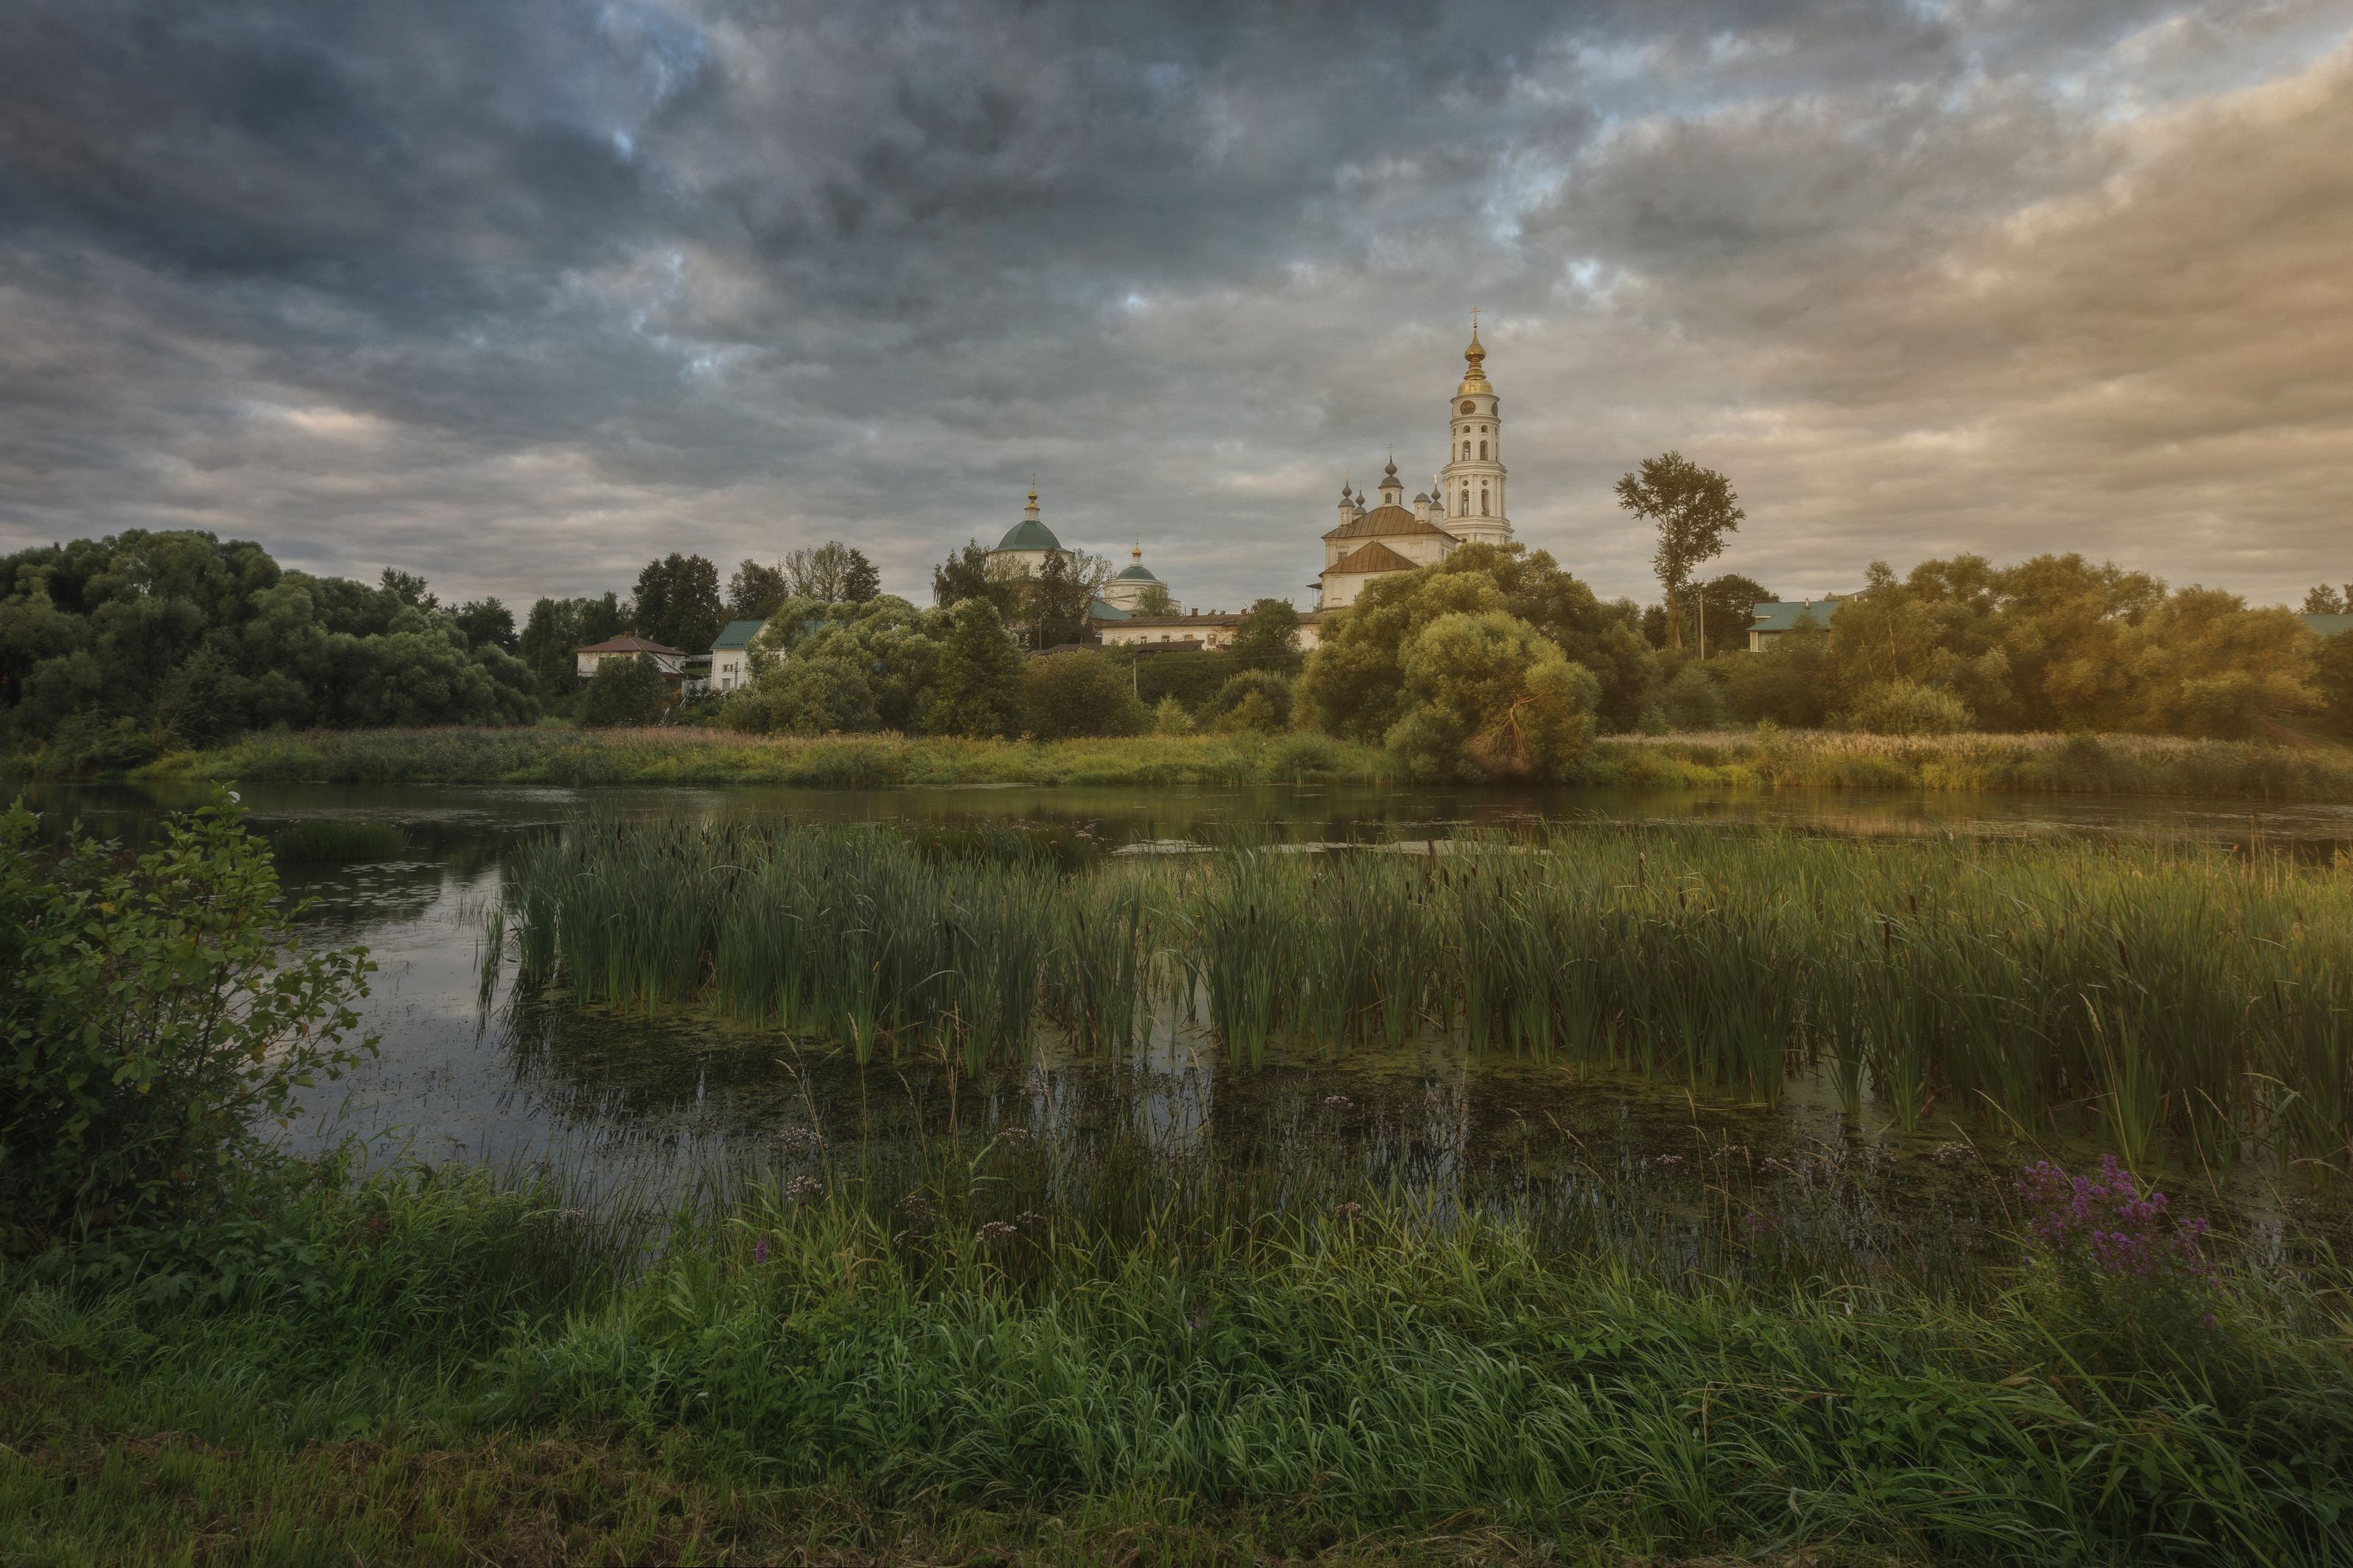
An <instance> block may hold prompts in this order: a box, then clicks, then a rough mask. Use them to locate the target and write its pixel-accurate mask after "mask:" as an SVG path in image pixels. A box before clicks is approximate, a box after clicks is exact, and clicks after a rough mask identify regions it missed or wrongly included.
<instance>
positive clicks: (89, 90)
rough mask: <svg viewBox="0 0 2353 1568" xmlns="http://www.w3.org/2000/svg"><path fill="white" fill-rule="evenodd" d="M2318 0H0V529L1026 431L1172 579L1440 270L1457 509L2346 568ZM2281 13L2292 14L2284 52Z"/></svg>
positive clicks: (896, 582)
mask: <svg viewBox="0 0 2353 1568" xmlns="http://www.w3.org/2000/svg"><path fill="white" fill-rule="evenodd" d="M2344 32H2345V18H2344V17H2343V16H2342V15H2341V14H2334V15H2332V13H2331V12H2330V10H2329V9H2328V8H2327V7H2323V6H2319V5H2310V6H2298V5H2253V4H2250V5H2239V4H2232V3H2228V0H2217V3H2214V4H2210V5H2187V6H2185V5H2166V4H2160V3H2158V0H2147V3H2141V4H2124V3H2113V4H2110V3H2103V4H2082V5H2001V4H1991V3H1975V0H1957V3H1954V4H1947V5H1930V4H1920V5H1902V6H1895V5H1882V4H1877V3H1871V4H1861V3H1857V4H1838V3H1830V0H1811V3H1799V0H1789V3H1780V0H1754V3H1751V4H1743V5H1696V4H1692V5H1632V4H1626V5H1590V6H1586V7H1562V6H1558V5H1435V4H1429V5H1419V4H1418V5H1393V6H1375V5H1320V6H1318V5H1272V4H1268V5H1166V6H1158V7H1155V6H1143V5H1137V6H1100V5H1079V4H1070V5H1051V4H1048V5H922V4H915V5H858V6H833V7H821V6H816V5H773V4H752V3H749V0H742V3H732V4H731V3H723V0H708V3H692V0H671V3H655V0H636V3H628V0H613V3H610V4H585V3H584V4H560V3H556V0H526V3H519V4H508V5H499V4H492V3H490V0H427V3H416V4H410V5H402V6H349V5H327V4H319V5H292V4H287V5H230V4H217V5H206V4H201V3H191V0H179V3H177V4H170V5H165V4H150V5H134V4H127V3H111V4H110V3H92V0H19V4H17V5H13V6H10V7H7V8H5V10H0V87H5V90H0V542H23V541H27V540H33V539H46V538H50V537H57V536H65V535H71V534H76V533H85V532H95V531H106V530H110V529H113V528H118V527H122V526H130V525H141V526H168V525H175V524H193V525H196V526H204V527H209V528H214V529H216V530H218V531H223V532H226V533H234V534H237V535H241V536H248V537H257V538H259V539H262V540H263V541H265V542H268V543H269V544H270V545H271V546H272V547H273V548H276V549H278V550H280V552H282V553H284V554H285V555H287V556H288V557H289V558H290V559H295V560H299V561H301V562H302V563H305V564H311V565H314V566H320V567H325V568H329V569H335V570H344V571H353V572H363V573H366V572H372V571H373V570H374V569H375V567H377V566H379V565H382V564H385V563H395V564H398V565H401V566H404V567H406V568H410V569H414V570H420V571H424V572H426V573H427V574H429V575H430V576H432V577H433V578H434V579H435V580H436V582H437V583H438V584H441V585H442V586H443V587H444V588H445V589H446V590H448V591H453V592H458V593H471V592H478V591H482V590H486V589H487V590H493V591H497V592H500V593H501V594H504V595H508V596H510V597H515V598H527V597H529V596H531V595H534V594H538V593H542V592H574V591H582V590H587V589H592V588H601V587H604V586H614V585H625V584H626V582H627V579H628V576H629V575H630V574H632V573H633V572H634V568H635V565H636V563H638V562H640V561H642V560H643V559H644V558H645V557H646V556H647V555H649V554H651V553H653V552H657V551H661V550H668V549H671V548H690V549H699V550H702V551H703V552H705V553H708V554H711V555H712V556H713V557H715V558H717V559H719V560H721V561H722V562H723V563H729V564H732V563H733V561H734V560H736V559H738V558H740V557H742V556H744V555H756V556H760V557H763V558H765V557H771V556H774V555H776V554H777V553H779V552H783V551H785V550H787V549H790V548H792V547H794V546H796V545H799V544H803V543H807V542H815V541H818V540H821V539H823V538H826V537H830V536H837V535H839V536H842V537H847V538H851V539H853V540H855V541H857V542H860V543H861V544H863V545H865V546H866V547H867V548H868V549H869V550H871V552H873V553H874V554H875V555H876V557H877V558H878V560H880V561H881V562H882V563H884V565H885V569H886V578H887V580H888V581H889V582H890V583H891V584H892V585H893V586H894V587H897V588H900V589H902V590H908V591H915V590H918V589H919V588H920V587H921V586H922V584H923V573H924V568H925V567H926V565H927V564H928V563H929V562H931V561H933V560H935V559H936V558H937V557H938V556H939V555H940V554H942V553H943V552H944V551H945V550H946V549H947V548H948V547H950V546H951V545H953V544H955V543H956V542H961V541H962V540H963V539H964V538H965V537H967V536H969V535H975V534H977V535H980V536H982V537H984V538H987V537H989V536H992V535H994V534H995V533H997V532H998V531H1002V529H1003V527H1004V526H1005V525H1006V523H1007V522H1008V521H1010V519H1011V517H1012V516H1013V515H1015V512H1016V509H1017V508H1018V500H1019V489H1020V487H1021V485H1022V484H1023V483H1025V482H1026V480H1027V479H1028V477H1029V474H1030V473H1031V472H1033V471H1034V472H1036V473H1037V474H1038V475H1039V479H1040V480H1041V483H1042V484H1043V486H1044V489H1045V492H1046V500H1047V504H1048V515H1049V518H1050V521H1054V522H1055V524H1056V525H1057V527H1058V528H1060V530H1061V531H1062V532H1063V534H1064V536H1065V537H1066V538H1067V539H1071V540H1073V541H1075V542H1082V543H1084V544H1087V545H1089V546H1091V547H1094V548H1101V549H1111V548H1119V547H1124V544H1125V542H1126V541H1128V540H1129V539H1130V538H1132V537H1136V536H1141V537H1142V538H1143V539H1144V541H1145V547H1146V549H1147V551H1148V552H1149V553H1150V555H1151V558H1152V559H1153V561H1154V563H1155V565H1156V566H1157V567H1158V568H1159V569H1160V570H1161V571H1162V573H1163V574H1164V575H1166V576H1167V577H1169V578H1170V579H1171V580H1172V581H1174V582H1175V583H1176V585H1177V587H1178V589H1179V591H1180V593H1181V594H1182V595H1184V596H1185V597H1187V599H1188V600H1193V601H1197V602H1199V603H1203V604H1213V605H1236V604H1239V603H1241V602H1243V601H1244V600H1246V599H1247V598H1248V597H1250V596H1251V595H1255V594H1258V593H1262V592H1292V593H1297V592H1298V591H1299V589H1300V587H1301V585H1302V584H1304V583H1305V582H1306V581H1307V580H1308V578H1309V577H1310V576H1311V575H1312V572H1313V568H1314V565H1315V564H1316V563H1318V562H1319V560H1320V554H1319V552H1318V547H1317V545H1316V542H1315V534H1316V533H1317V531H1319V530H1320V529H1321V527H1322V526H1324V516H1325V508H1326V505H1327V501H1328V499H1329V497H1330V495H1331V494H1332V492H1333V491H1334V490H1335V488H1336V485H1337V482H1338V480H1339V479H1340V478H1341V477H1342V475H1343V474H1344V473H1345V474H1349V475H1352V476H1354V477H1356V479H1358V480H1359V481H1363V480H1366V479H1369V478H1370V477H1371V476H1372V474H1373V473H1374V472H1375V471H1376V470H1377V466H1378V463H1379V461H1380V459H1381V456H1382V453H1383V452H1384V451H1385V450H1386V449H1387V447H1388V445H1389V444H1391V443H1395V444H1396V447H1397V450H1398V458H1399V461H1400V466H1401V467H1402V468H1405V470H1406V472H1407V473H1408V475H1409V478H1411V479H1413V480H1414V482H1415V483H1416V484H1417V485H1418V484H1419V482H1420V476H1422V475H1425V474H1426V473H1427V472H1428V471H1429V470H1430V468H1431V467H1433V466H1434V465H1435V463H1436V462H1437V460H1438V458H1439V455H1440V454H1439V452H1438V449H1437V448H1438V442H1437V441H1436V440H1435V439H1434V437H1433V432H1434V431H1435V430H1436V429H1437V428H1438V426H1439V422H1440V418H1441V417H1442V415H1441V414H1440V411H1439V405H1440V404H1441V403H1442V401H1443V399H1444V395H1445V394H1446V393H1447V392H1448V391H1449V390H1450V389H1451V382H1452V378H1453V376H1454V375H1455V374H1457V372H1458V368H1459V363H1460V362H1459V359H1458V357H1457V356H1458V354H1459V351H1460V349H1461V339H1462V336H1463V332H1462V323H1463V317H1464V315H1465V313H1466V311H1467V308H1468V307H1469V306H1470V305H1471V304H1473V303H1478V304H1482V305H1483V306H1485V307H1487V308H1488V310H1490V312H1491V316H1490V319H1491V320H1492V321H1494V322H1495V323H1496V325H1495V330H1494V331H1493V334H1492V337H1491V343H1492V346H1493V349H1494V356H1493V359H1492V360H1491V362H1490V368H1491V370H1492V371H1493V373H1494V374H1495V375H1496V378H1497V380H1498V383H1499V384H1500V385H1501V387H1502V389H1503V391H1504V394H1505V395H1506V398H1507V405H1506V412H1507V416H1508V417H1509V418H1510V419H1511V420H1512V421H1513V423H1512V426H1511V432H1512V434H1511V437H1510V438H1511V441H1512V447H1511V454H1512V460H1513V464H1514V490H1513V495H1514V513H1515V521H1517V523H1518V524H1519V526H1520V530H1521V532H1522V535H1523V537H1525V538H1527V539H1529V540H1530V541H1531V542H1534V543H1536V544H1539V545H1543V546H1546V547H1548V548H1551V549H1553V550H1554V551H1555V552H1556V553H1558V554H1559V555H1560V556H1561V557H1562V558H1563V559H1564V560H1566V561H1567V562H1568V563H1570V564H1572V565H1573V566H1574V567H1576V568H1577V570H1579V571H1582V572H1586V573H1588V574H1590V575H1592V576H1593V577H1594V578H1595V580H1596V581H1597V582H1598V583H1599V585H1600V586H1602V587H1603V588H1604V589H1605V591H1609V592H1625V591H1632V592H1640V591H1641V589H1642V587H1643V586H1644V584H1643V583H1642V571H1643V560H1644V557H1645V556H1646V554H1647V551H1646V550H1645V549H1644V548H1643V547H1642V544H1641V540H1640V539H1639V538H1638V537H1636V536H1635V535H1633V534H1631V533H1630V532H1629V531H1627V529H1626V528H1625V527H1624V526H1623V524H1622V523H1621V522H1620V521H1619V520H1618V518H1617V517H1616V516H1615V515H1614V514H1613V513H1612V512H1611V510H1609V500H1608V487H1609V479H1611V478H1612V477H1614V475H1615V473H1616V472H1618V471H1619V470H1620V469H1622V468H1626V467H1628V466H1630V464H1631V462H1632V461H1633V460H1635V459H1636V458H1639V457H1641V456H1642V455H1644V454H1645V453H1646V452H1650V451H1655V450H1657V449H1659V448H1660V447H1665V446H1671V445H1672V446H1679V447H1683V449H1685V450H1687V451H1692V452H1694V453H1695V454H1696V455H1699V456H1702V457H1704V458H1706V459H1707V460H1710V461H1713V462H1715V463H1717V464H1718V465H1719V466H1722V467H1725V468H1727V469H1729V470H1730V471H1732V472H1733V473H1734V475H1735V478H1736V479H1737V480H1738V481H1739V482H1740V483H1741V485H1742V487H1743V490H1744V493H1745V495H1746V498H1747V500H1748V502H1749V510H1750V513H1751V517H1752V520H1753V521H1751V523H1750V524H1749V526H1748V530H1747V532H1746V534H1745V535H1744V537H1743V539H1742V541H1741V543H1740V547H1739V551H1738V552H1736V556H1735V557H1729V558H1727V560H1728V562H1736V563H1738V564H1740V565H1741V566H1743V567H1744V569H1746V570H1749V571H1751V572H1752V573H1753V574H1757V575H1759V576H1762V577H1764V578H1766V580H1767V581H1768V582H1771V583H1774V584H1777V585H1787V586H1791V587H1814V588H1822V587H1834V586H1840V585H1844V584H1851V583H1852V581H1853V580H1854V579H1855V578H1856V577H1857V576H1858V575H1859V573H1860V568H1861V564H1862V562H1864V561H1866V560H1868V559H1870V558H1871V557H1873V556H1874V555H1883V556H1888V557H1891V558H1894V559H1896V560H1898V561H1899V562H1901V561H1905V560H1908V559H1912V558H1915V557H1916V556H1917V555H1919V554H1921V553H1924V552H1927V551H1929V550H1932V549H1934V550H1949V549H1957V548H1976V549H1980V550H1984V551H1988V552H1992V553H1995V554H1997V555H2016V554H2020V553H2023V552H2028V551H2031V550H2033V549H2039V548H2044V547H2047V546H2050V545H2052V544H2060V545H2069V544H2076V545H2081V546H2082V547H2084V548H2086V549H2089V550H2092V551H2094V552H2112V553H2115V554H2116V555H2118V556H2119V557H2120V558H2124V559H2126V560H2128V561H2130V562H2131V563H2134V564H2137V565H2146V566H2149V567H2152V568H2154V569H2157V570H2159V571H2161V572H2164V573H2167V574H2169V575H2173V576H2176V577H2179V578H2185V579H2186V578H2190V577H2203V578H2206V579H2208V580H2211V581H2217V582H2223V583H2227V584H2230V585H2232V586H2237V587H2241V588H2243V589H2246V590H2248V591H2251V592H2253V593H2256V594H2258V595H2272V596H2279V595H2285V594H2287V593H2288V592H2290V591H2291V590H2292V589H2293V588H2294V587H2295V586H2296V585H2298V584H2301V583H2303V582H2305V581H2306V580H2311V579H2315V578H2317V577H2321V576H2327V575H2329V574H2335V575H2337V576H2341V575H2343V571H2342V566H2341V563H2340V562H2339V561H2337V559H2335V558H2334V557H2333V556H2332V547H2333V548H2334V549H2335V550H2337V551H2339V552H2341V548H2342V546H2341V544H2338V543H2336V540H2337V533H2338V532H2340V531H2341V528H2342V520H2343V518H2344V516H2345V509H2346V506H2347V504H2348V502H2353V449H2348V447H2349V445H2353V443H2348V432H2353V405H2348V401H2347V394H2346V393H2345V391H2344V389H2345V388H2346V387H2348V385H2353V377H2348V375H2347V374H2346V372H2347V370H2348V359H2353V342H2348V338H2347V336H2346V329H2345V327H2344V326H2343V324H2342V323H2344V321H2346V320H2347V319H2348V317H2347V312H2346V310H2345V305H2346V303H2347V301H2346V300H2345V297H2344V293H2343V287H2344V286H2343V284H2342V282H2341V281H2340V279H2341V268H2339V267H2337V266H2336V265H2335V258H2340V257H2341V256H2342V255H2343V254H2344V253H2345V244H2346V241H2347V240H2348V239H2353V233H2348V224H2353V219H2348V217H2347V216H2345V215H2347V214H2348V212H2353V203H2348V201H2347V200H2346V197H2347V196H2348V194H2353V193H2348V190H2347V189H2346V186H2345V179H2346V176H2345V174H2344V173H2343V170H2342V169H2341V167H2340V164H2341V162H2342V160H2341V159H2332V158H2331V156H2330V155H2329V152H2328V150H2329V149H2330V148H2332V147H2341V146H2342V145H2344V144H2346V139H2347V137H2348V134H2353V119H2348V112H2347V106H2348V103H2353V86H2348V82H2349V81H2353V68H2348V65H2347V63H2346V56H2345V54H2344V53H2343V49H2344V45H2343V37H2344ZM2331 51H2337V52H2336V53H2333V54H2332V52H2331Z"/></svg>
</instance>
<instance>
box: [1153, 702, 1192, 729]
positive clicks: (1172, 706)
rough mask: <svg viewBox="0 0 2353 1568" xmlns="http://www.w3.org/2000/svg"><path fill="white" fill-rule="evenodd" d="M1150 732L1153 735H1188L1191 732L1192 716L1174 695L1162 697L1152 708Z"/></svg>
mask: <svg viewBox="0 0 2353 1568" xmlns="http://www.w3.org/2000/svg"><path fill="white" fill-rule="evenodd" d="M1152 732H1153V733H1154V734H1155V735H1189V734H1191V733H1192V732H1193V716H1192V715H1191V714H1190V713H1187V712H1186V711H1185V705H1184V704H1183V703H1182V702H1179V701H1177V700H1176V698H1174V697H1164V698H1162V699H1161V700H1160V703H1159V706H1157V707H1155V709H1153V710H1152Z"/></svg>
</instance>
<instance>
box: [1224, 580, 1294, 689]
mask: <svg viewBox="0 0 2353 1568" xmlns="http://www.w3.org/2000/svg"><path fill="white" fill-rule="evenodd" d="M1225 651H1226V657H1227V658H1230V659H1232V660H1233V661H1234V662H1235V663H1236V664H1238V665H1240V667H1241V668H1244V669H1271V670H1274V671H1276V672H1278V673H1280V674H1282V675H1286V676H1287V675H1291V674H1293V673H1295V672H1296V671H1297V670H1298V668H1299V612H1298V611H1297V610H1295V609H1293V608H1292V606H1291V603H1290V601H1289V600H1287V599H1261V600H1259V601H1258V602H1257V603H1256V604H1254V605H1251V606H1250V608H1249V609H1248V610H1246V611H1244V612H1243V613H1242V616H1241V619H1240V620H1239V621H1236V622H1235V623H1234V635H1233V639H1232V640H1231V641H1230V642H1229V643H1228V644H1227V645H1226V650H1225ZM1285 706H1286V707H1287V706H1288V700H1287V699H1286V700H1285Z"/></svg>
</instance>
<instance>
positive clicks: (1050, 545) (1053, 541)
mask: <svg viewBox="0 0 2353 1568" xmlns="http://www.w3.org/2000/svg"><path fill="white" fill-rule="evenodd" d="M1061 548H1062V542H1061V541H1060V540H1059V539H1057V538H1055V537H1054V531H1053V530H1052V529H1050V528H1048V527H1047V526H1046V525H1045V524H1044V523H1042V522H1039V521H1038V520H1037V519H1036V518H1034V517H1025V518H1023V519H1022V520H1021V521H1019V522H1017V523H1015V524H1014V525H1013V526H1012V527H1011V528H1008V529H1007V530H1006V531H1005V537H1004V538H1002V539H1000V540H998V541H997V549H996V550H992V551H990V552H989V553H990V554H991V555H994V554H996V553H997V552H998V551H1004V550H1060V549H1061Z"/></svg>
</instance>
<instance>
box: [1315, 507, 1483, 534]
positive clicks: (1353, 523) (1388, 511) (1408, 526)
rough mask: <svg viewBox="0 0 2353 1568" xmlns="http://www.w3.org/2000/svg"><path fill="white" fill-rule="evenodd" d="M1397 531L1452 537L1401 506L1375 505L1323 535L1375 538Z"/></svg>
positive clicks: (1396, 532) (1434, 524) (1432, 523)
mask: <svg viewBox="0 0 2353 1568" xmlns="http://www.w3.org/2000/svg"><path fill="white" fill-rule="evenodd" d="M1399 533H1435V534H1437V535H1438V536H1439V537H1440V538H1441V539H1451V538H1453V537H1454V536H1453V535H1452V534H1451V533H1448V532H1447V531H1445V530H1444V529H1442V528H1440V527H1439V526H1438V525H1437V524H1436V523H1434V522H1424V521H1422V520H1421V519H1419V518H1418V517H1416V516H1414V515H1413V513H1411V512H1409V511H1408V510H1406V509H1405V508H1403V507H1401V506H1377V507H1375V508H1373V510H1370V511H1368V512H1366V514H1365V515H1364V516H1362V517H1356V518H1350V519H1349V520H1348V521H1345V522H1344V523H1342V524H1341V525H1340V526H1339V527H1337V528H1335V529H1333V530H1331V531H1329V532H1327V533H1325V534H1324V538H1326V539H1377V538H1379V537H1380V536H1382V535H1384V534H1392V535H1393V534H1399Z"/></svg>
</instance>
